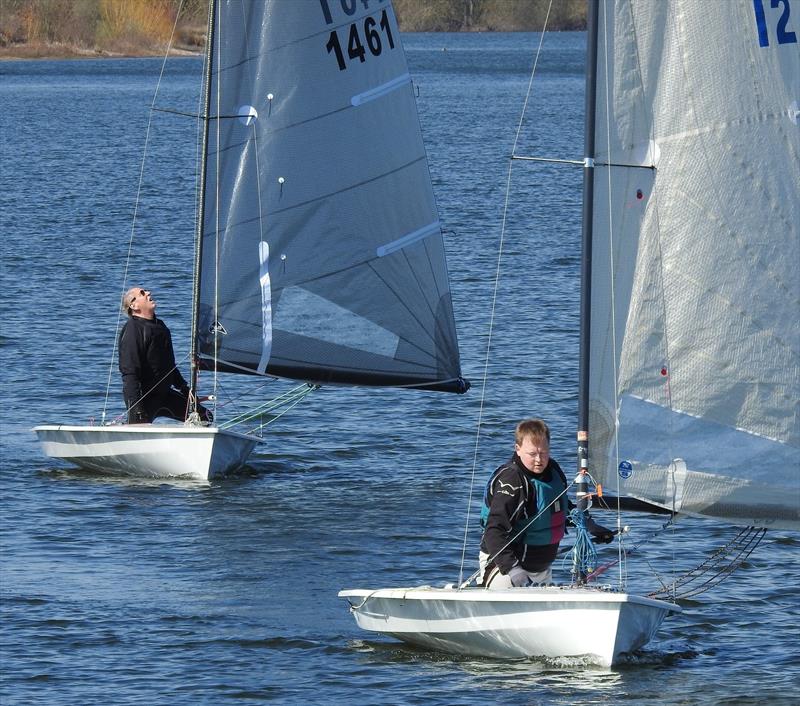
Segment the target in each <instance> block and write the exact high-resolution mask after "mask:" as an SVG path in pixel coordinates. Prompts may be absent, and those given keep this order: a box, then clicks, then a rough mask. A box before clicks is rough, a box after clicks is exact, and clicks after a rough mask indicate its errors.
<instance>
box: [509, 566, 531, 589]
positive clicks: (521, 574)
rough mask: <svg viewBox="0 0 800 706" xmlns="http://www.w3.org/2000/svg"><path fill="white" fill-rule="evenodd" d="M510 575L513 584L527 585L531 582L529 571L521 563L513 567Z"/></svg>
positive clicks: (518, 585)
mask: <svg viewBox="0 0 800 706" xmlns="http://www.w3.org/2000/svg"><path fill="white" fill-rule="evenodd" d="M508 577H509V578H510V579H511V585H512V586H517V587H520V586H527V585H528V584H529V583H530V582H531V577H530V576H528V572H527V571H525V569H523V568H522V567H521V566H520V565H519V564H517V565H516V566H512V567H511V571H509V572H508Z"/></svg>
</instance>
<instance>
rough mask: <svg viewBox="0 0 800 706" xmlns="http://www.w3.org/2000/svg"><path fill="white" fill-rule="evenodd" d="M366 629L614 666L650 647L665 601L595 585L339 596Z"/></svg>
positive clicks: (452, 647) (481, 652) (479, 652)
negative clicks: (589, 586)
mask: <svg viewBox="0 0 800 706" xmlns="http://www.w3.org/2000/svg"><path fill="white" fill-rule="evenodd" d="M339 597H340V598H344V599H346V600H347V601H348V602H349V603H350V610H351V612H352V613H353V615H354V616H355V619H356V623H357V624H358V626H359V627H361V628H363V629H364V630H370V631H374V632H379V633H383V634H385V635H390V636H392V637H395V638H397V639H400V640H403V641H404V642H408V643H410V644H414V645H419V646H421V647H426V648H430V649H433V650H437V651H442V652H451V653H455V654H463V655H470V656H475V657H499V658H523V657H548V658H558V657H585V658H586V659H587V660H588V661H590V662H592V663H595V664H600V665H602V666H607V667H608V666H612V665H613V664H615V663H616V662H617V660H618V659H619V657H620V655H622V654H625V653H629V652H633V651H634V650H636V649H639V648H640V647H642V646H644V645H645V644H647V642H648V641H649V640H650V639H651V638H652V637H653V635H654V634H655V633H656V631H657V630H658V628H659V626H660V625H661V622H662V621H663V620H664V618H665V617H666V616H667V615H668V614H669V613H679V612H680V611H681V609H680V607H678V606H676V605H674V604H672V603H667V602H665V601H659V600H654V599H651V598H644V597H641V596H632V595H629V594H625V593H614V592H611V591H604V590H600V589H593V588H575V587H569V588H559V587H547V588H538V587H535V588H511V589H504V590H495V591H492V590H486V589H484V588H466V589H462V590H457V589H454V588H430V587H427V586H423V587H420V588H387V589H379V590H376V591H371V590H366V589H353V590H346V591H340V592H339Z"/></svg>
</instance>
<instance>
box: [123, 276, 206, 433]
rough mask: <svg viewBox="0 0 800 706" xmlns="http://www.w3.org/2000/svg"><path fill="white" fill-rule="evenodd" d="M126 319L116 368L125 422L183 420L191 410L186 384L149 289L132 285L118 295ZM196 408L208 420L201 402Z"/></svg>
mask: <svg viewBox="0 0 800 706" xmlns="http://www.w3.org/2000/svg"><path fill="white" fill-rule="evenodd" d="M122 309H123V311H125V313H126V314H127V315H128V320H127V321H126V322H125V325H124V326H123V327H122V331H121V332H120V335H119V370H120V372H121V373H122V395H123V397H124V398H125V406H126V407H127V409H128V423H129V424H147V423H149V422H152V421H153V419H155V418H156V417H171V418H172V419H177V420H179V421H185V420H186V417H187V416H188V414H189V412H191V411H192V409H191V403H190V399H189V397H190V389H189V385H188V383H187V382H186V380H184V378H183V375H181V373H180V371H179V370H178V367H177V365H176V364H175V352H174V351H173V348H172V335H171V334H170V332H169V329H168V328H167V326H166V324H165V323H164V322H163V321H161V319H159V318H157V317H156V301H155V300H154V299H153V297H152V295H151V292H150V290H148V289H144V288H143V287H132V288H131V289H129V290H128V291H127V292H126V293H125V296H123V298H122ZM197 411H198V413H199V415H200V418H201V419H202V420H203V421H206V422H210V421H211V419H212V415H211V413H210V412H209V411H208V410H207V409H206V408H205V407H203V406H202V405H199V404H198V405H197Z"/></svg>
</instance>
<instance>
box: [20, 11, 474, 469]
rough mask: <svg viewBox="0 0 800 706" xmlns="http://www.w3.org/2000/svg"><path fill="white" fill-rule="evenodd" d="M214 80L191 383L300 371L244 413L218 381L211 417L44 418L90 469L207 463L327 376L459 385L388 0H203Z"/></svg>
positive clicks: (440, 256) (202, 176)
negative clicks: (288, 387) (167, 422)
mask: <svg viewBox="0 0 800 706" xmlns="http://www.w3.org/2000/svg"><path fill="white" fill-rule="evenodd" d="M367 6H368V8H367ZM342 47H347V48H348V49H347V50H343V49H342ZM357 49H358V51H357ZM203 99H204V100H203V102H202V111H201V115H198V116H196V119H197V121H198V123H199V125H200V128H199V129H198V130H197V134H199V135H200V141H201V145H200V149H199V150H198V153H199V154H200V159H201V164H200V169H199V170H198V174H199V182H200V183H199V185H198V193H199V203H198V207H197V222H196V237H195V243H194V249H195V271H194V281H193V282H189V281H187V282H186V286H187V287H189V286H191V287H192V292H193V298H192V318H191V320H192V334H191V339H190V346H191V350H190V353H189V356H188V359H189V361H190V365H191V366H192V370H191V383H190V396H191V398H192V399H195V400H196V399H197V395H198V394H205V392H202V393H200V392H198V390H200V389H201V387H200V383H201V382H206V385H207V386H211V387H212V388H213V389H212V390H211V397H213V399H214V400H218V399H220V388H219V387H218V385H219V383H218V374H220V373H225V374H230V373H232V374H238V375H247V376H251V377H252V378H255V380H256V381H257V382H258V385H257V386H256V385H254V387H257V392H260V388H262V387H263V386H264V383H265V382H266V381H269V380H271V379H274V378H285V379H290V380H297V381H301V383H302V384H301V385H300V386H299V387H297V388H295V389H294V390H292V391H290V392H287V393H286V394H285V395H282V396H278V397H275V398H274V399H272V400H270V401H269V402H263V403H262V402H261V401H260V400H258V401H257V402H256V404H255V406H254V407H253V408H251V409H250V410H248V412H244V413H240V414H238V415H236V416H235V417H232V416H228V417H226V413H227V409H228V408H227V407H226V401H224V400H220V402H215V403H214V409H213V413H214V420H215V422H214V424H212V425H202V424H201V425H199V426H196V425H193V424H192V423H191V422H190V423H188V425H187V426H186V427H183V428H180V427H177V426H170V427H169V431H167V430H166V429H165V427H162V426H161V425H155V426H153V427H152V428H151V427H149V426H146V425H145V426H139V425H136V426H128V425H121V426H119V427H117V426H116V425H113V426H107V425H106V424H105V419H106V416H107V415H106V409H105V408H104V409H103V411H102V414H97V415H96V416H97V417H98V418H100V419H101V420H102V422H101V424H100V425H98V426H96V427H75V426H65V425H63V424H57V425H47V426H41V427H37V428H36V430H35V431H36V433H37V435H38V436H39V438H40V440H41V441H42V446H43V450H44V452H45V453H46V454H47V455H49V456H53V457H56V458H62V459H66V460H68V461H71V462H74V463H77V464H78V465H81V466H83V467H86V468H93V469H99V470H106V471H108V470H110V471H114V472H118V471H124V472H127V473H134V474H137V475H146V476H151V475H162V474H165V475H176V474H177V475H187V474H188V475H191V476H193V477H201V478H203V477H214V476H216V475H219V474H222V473H225V472H228V471H230V470H232V469H234V468H236V467H238V466H241V465H242V464H243V463H244V462H245V461H246V459H247V456H248V454H249V453H250V451H252V449H253V447H254V446H255V444H256V443H258V442H259V441H261V440H262V432H263V431H264V428H265V427H266V425H267V424H270V423H272V422H273V421H275V419H277V418H278V417H279V416H281V415H282V414H284V413H285V412H286V411H288V410H289V409H291V408H292V407H294V405H295V404H297V403H299V402H300V401H301V400H302V398H303V397H305V396H306V395H307V394H308V393H309V392H310V391H311V390H313V389H317V388H318V387H319V386H320V385H328V384H330V385H357V386H369V387H400V388H404V389H407V390H439V391H446V392H465V391H466V390H467V388H468V387H469V384H468V383H467V382H466V381H465V380H463V379H462V378H461V368H460V361H459V351H458V342H457V338H456V329H455V321H454V318H453V309H452V302H451V296H450V286H449V282H448V278H447V267H446V262H445V253H444V243H443V237H442V227H441V224H440V222H439V218H438V214H437V210H436V203H435V199H434V194H433V188H432V185H431V180H430V174H429V171H428V163H427V157H426V154H425V148H424V145H423V143H422V135H421V132H420V127H419V121H418V118H417V111H416V99H415V96H414V90H413V87H412V84H411V76H410V74H409V72H408V67H407V65H406V60H405V55H404V53H403V49H402V46H401V43H400V33H399V30H398V27H397V22H396V19H395V17H394V13H393V10H392V7H391V4H390V3H388V2H387V3H372V4H369V3H364V4H363V5H362V4H360V3H359V4H358V8H356V4H355V3H331V4H330V6H328V3H314V2H284V1H282V0H252V1H248V2H244V3H240V2H237V3H228V2H216V1H215V0H212V2H210V5H209V30H208V41H207V43H206V55H205V63H204V76H203ZM154 105H155V101H154ZM156 112H158V111H156ZM178 113H179V111H164V112H161V113H160V117H161V118H163V119H169V120H181V119H185V118H183V117H178ZM165 116H166V117H165ZM190 132H191V131H190V130H187V134H189V133H190ZM172 134H174V133H172ZM192 134H194V133H192ZM189 246H190V244H189V243H187V247H189ZM128 251H129V252H130V249H129V248H128ZM126 271H127V270H126ZM187 279H188V278H187ZM206 371H208V372H210V373H212V374H211V375H209V376H208V378H207V379H203V380H199V378H200V373H201V372H206ZM110 377H111V376H110ZM107 397H108V395H107ZM220 420H225V421H224V422H223V423H219V422H220ZM234 427H235V428H234ZM170 434H172V436H171V437H170Z"/></svg>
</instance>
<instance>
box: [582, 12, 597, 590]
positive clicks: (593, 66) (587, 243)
mask: <svg viewBox="0 0 800 706" xmlns="http://www.w3.org/2000/svg"><path fill="white" fill-rule="evenodd" d="M599 2H600V0H589V2H588V6H587V14H588V16H587V25H586V107H585V124H584V161H583V215H582V229H581V311H580V349H579V358H578V435H577V437H578V438H577V441H578V490H577V499H578V509H580V510H583V511H585V510H586V509H587V507H588V497H587V495H586V493H587V492H588V482H587V479H586V475H585V474H586V472H587V471H588V469H589V351H590V345H589V344H590V341H589V335H590V331H591V296H592V294H591V287H592V225H593V223H592V216H593V211H594V150H595V145H594V142H595V140H594V138H595V134H594V133H595V113H596V107H595V104H596V97H597V24H598V22H597V17H598V4H599ZM580 580H581V581H582V580H583V577H582V576H581V577H580Z"/></svg>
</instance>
